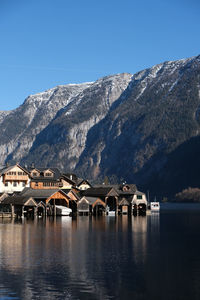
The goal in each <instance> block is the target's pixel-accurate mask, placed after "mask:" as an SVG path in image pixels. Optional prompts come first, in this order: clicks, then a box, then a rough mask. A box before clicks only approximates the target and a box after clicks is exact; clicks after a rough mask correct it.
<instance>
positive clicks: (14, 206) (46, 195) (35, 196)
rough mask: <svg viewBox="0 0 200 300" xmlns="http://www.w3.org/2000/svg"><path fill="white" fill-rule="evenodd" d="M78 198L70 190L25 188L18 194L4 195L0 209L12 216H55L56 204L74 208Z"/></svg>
mask: <svg viewBox="0 0 200 300" xmlns="http://www.w3.org/2000/svg"><path fill="white" fill-rule="evenodd" d="M78 200H79V198H78V196H77V195H76V194H75V193H74V192H73V191H71V190H67V191H63V190H60V189H59V190H58V189H56V190H53V189H49V190H47V189H42V190H39V189H31V188H26V189H24V191H23V192H22V193H21V194H20V195H13V196H8V197H5V198H4V199H3V200H2V201H1V203H0V210H1V211H2V212H4V211H6V212H7V213H9V212H10V213H11V216H12V217H14V216H19V217H24V216H27V217H34V216H36V215H40V216H56V205H62V206H66V207H69V208H73V209H74V207H75V209H76V207H77V201H78Z"/></svg>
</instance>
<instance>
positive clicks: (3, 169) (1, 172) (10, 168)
mask: <svg viewBox="0 0 200 300" xmlns="http://www.w3.org/2000/svg"><path fill="white" fill-rule="evenodd" d="M14 167H18V168H20V169H21V170H22V171H23V172H25V173H27V175H29V176H30V173H29V171H28V170H27V169H25V168H23V167H22V166H20V165H19V164H15V165H12V166H9V167H3V168H2V169H1V170H0V175H4V174H5V173H7V172H9V171H10V170H12V169H13V168H14Z"/></svg>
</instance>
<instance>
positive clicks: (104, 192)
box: [82, 186, 119, 197]
mask: <svg viewBox="0 0 200 300" xmlns="http://www.w3.org/2000/svg"><path fill="white" fill-rule="evenodd" d="M82 194H83V195H84V196H97V197H108V196H118V195H119V194H118V193H117V191H116V190H115V189H114V188H113V187H112V186H109V187H96V188H95V187H92V188H89V189H87V190H85V191H83V193H82Z"/></svg>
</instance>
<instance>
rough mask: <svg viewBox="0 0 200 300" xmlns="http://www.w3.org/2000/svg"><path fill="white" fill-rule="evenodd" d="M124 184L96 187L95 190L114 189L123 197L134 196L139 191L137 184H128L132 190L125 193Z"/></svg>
mask: <svg viewBox="0 0 200 300" xmlns="http://www.w3.org/2000/svg"><path fill="white" fill-rule="evenodd" d="M123 186H124V185H123V184H110V185H104V184H101V185H94V187H95V188H100V187H113V188H114V189H115V191H116V192H117V193H118V194H119V195H121V196H123V195H134V194H135V191H137V186H136V185H135V184H132V183H131V184H126V186H129V187H130V190H128V191H123Z"/></svg>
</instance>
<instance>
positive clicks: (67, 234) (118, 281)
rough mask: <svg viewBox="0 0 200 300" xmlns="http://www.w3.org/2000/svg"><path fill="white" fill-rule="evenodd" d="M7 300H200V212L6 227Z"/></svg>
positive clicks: (2, 234) (2, 273) (2, 285)
mask: <svg viewBox="0 0 200 300" xmlns="http://www.w3.org/2000/svg"><path fill="white" fill-rule="evenodd" d="M0 247H1V248H0V299H145V300H146V299H154V300H155V299H166V300H171V299H172V300H173V299H175V300H179V299H181V300H182V299H187V300H188V299H192V300H193V299H194V300H195V299H198V300H199V299H200V206H199V205H193V206H192V205H189V206H187V205H186V206H185V205H171V206H170V205H165V206H164V207H162V209H161V212H160V214H152V215H147V216H145V217H127V216H119V217H117V218H115V217H100V218H89V217H78V218H77V219H72V218H70V217H62V218H57V219H56V220H53V219H52V220H51V219H47V220H46V221H45V220H42V219H38V220H35V221H31V220H25V221H23V222H14V221H10V220H7V221H0Z"/></svg>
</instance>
